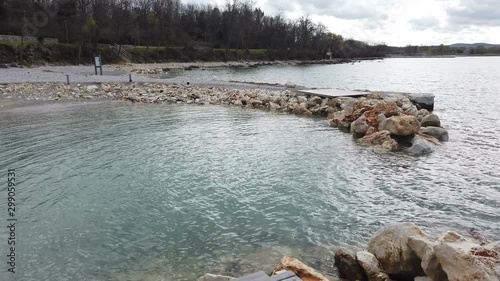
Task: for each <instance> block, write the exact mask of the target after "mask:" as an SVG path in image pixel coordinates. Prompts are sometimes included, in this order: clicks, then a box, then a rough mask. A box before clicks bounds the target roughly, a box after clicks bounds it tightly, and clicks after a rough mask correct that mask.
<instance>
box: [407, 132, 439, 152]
mask: <svg viewBox="0 0 500 281" xmlns="http://www.w3.org/2000/svg"><path fill="white" fill-rule="evenodd" d="M411 144H412V145H411V147H410V148H408V153H409V154H410V155H412V156H424V155H428V154H431V153H432V152H433V151H434V148H433V145H432V143H430V142H429V141H427V140H426V139H424V138H423V137H422V136H420V135H416V136H415V137H414V138H413V140H412V141H411Z"/></svg>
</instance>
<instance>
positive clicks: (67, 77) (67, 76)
mask: <svg viewBox="0 0 500 281" xmlns="http://www.w3.org/2000/svg"><path fill="white" fill-rule="evenodd" d="M66 84H68V85H69V75H68V74H66Z"/></svg>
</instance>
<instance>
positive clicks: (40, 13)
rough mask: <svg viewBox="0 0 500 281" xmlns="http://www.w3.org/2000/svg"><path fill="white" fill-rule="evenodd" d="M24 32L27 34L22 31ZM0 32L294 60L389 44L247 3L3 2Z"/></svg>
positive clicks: (374, 52)
mask: <svg viewBox="0 0 500 281" xmlns="http://www.w3.org/2000/svg"><path fill="white" fill-rule="evenodd" d="M23 27H24V28H23ZM0 34H7V35H27V34H29V35H34V36H37V37H40V38H42V37H53V38H58V39H59V41H60V42H64V43H71V44H84V43H85V45H88V44H87V43H90V45H94V46H97V45H98V44H112V43H118V44H129V45H141V46H147V48H148V49H149V48H150V46H157V47H174V46H180V47H184V48H186V47H187V48H213V49H240V50H249V49H265V50H267V52H277V53H281V54H284V53H285V54H291V57H297V58H300V57H301V56H303V57H308V58H325V57H326V54H327V52H331V54H332V57H367V56H383V55H384V54H385V53H386V52H387V50H388V49H387V46H385V45H377V46H372V45H368V44H365V43H363V42H360V41H355V40H352V39H350V40H344V38H342V36H340V35H337V34H333V33H331V32H329V31H328V30H327V28H326V27H325V26H324V25H322V24H316V23H313V22H312V21H311V20H310V19H309V18H308V17H301V18H299V19H297V20H287V19H285V18H284V17H283V16H282V15H281V14H277V15H272V16H270V15H266V14H265V13H264V12H263V11H262V10H261V9H260V8H258V7H255V6H254V5H253V3H252V2H250V1H247V2H239V1H237V0H234V1H233V2H229V1H228V2H227V3H226V4H225V5H224V6H223V7H217V6H212V5H194V4H183V3H181V2H180V1H179V0H0Z"/></svg>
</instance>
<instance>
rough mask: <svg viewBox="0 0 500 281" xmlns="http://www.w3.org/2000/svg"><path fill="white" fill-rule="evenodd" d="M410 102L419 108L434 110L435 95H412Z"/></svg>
mask: <svg viewBox="0 0 500 281" xmlns="http://www.w3.org/2000/svg"><path fill="white" fill-rule="evenodd" d="M409 98H410V100H411V101H412V102H413V103H414V104H415V105H417V107H420V108H423V109H427V110H429V111H433V110H434V95H433V94H410V95H409Z"/></svg>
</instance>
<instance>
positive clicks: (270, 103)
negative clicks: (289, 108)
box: [268, 101, 280, 110]
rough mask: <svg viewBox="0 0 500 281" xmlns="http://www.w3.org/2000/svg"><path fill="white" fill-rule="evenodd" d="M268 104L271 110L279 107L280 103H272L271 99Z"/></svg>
mask: <svg viewBox="0 0 500 281" xmlns="http://www.w3.org/2000/svg"><path fill="white" fill-rule="evenodd" d="M268 105H269V109H271V110H276V109H278V108H280V105H279V104H277V103H274V102H272V101H270V102H269V103H268Z"/></svg>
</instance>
